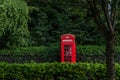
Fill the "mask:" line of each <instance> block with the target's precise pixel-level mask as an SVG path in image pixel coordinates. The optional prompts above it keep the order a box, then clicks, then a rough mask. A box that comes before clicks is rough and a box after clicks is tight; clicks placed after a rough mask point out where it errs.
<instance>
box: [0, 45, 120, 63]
mask: <svg viewBox="0 0 120 80" xmlns="http://www.w3.org/2000/svg"><path fill="white" fill-rule="evenodd" d="M104 53H105V47H103V46H79V45H78V46H77V61H83V62H85V61H89V62H104V61H105V54H104ZM115 54H116V56H115V59H116V61H117V62H120V60H119V59H120V57H119V56H120V47H116V50H115ZM0 56H1V58H0V59H2V58H3V57H6V58H11V59H8V60H12V59H13V61H11V62H28V61H35V62H56V61H59V60H60V47H59V46H40V47H24V48H16V49H3V50H0ZM23 58H24V59H23ZM0 61H4V59H3V60H0ZM5 61H7V60H5Z"/></svg>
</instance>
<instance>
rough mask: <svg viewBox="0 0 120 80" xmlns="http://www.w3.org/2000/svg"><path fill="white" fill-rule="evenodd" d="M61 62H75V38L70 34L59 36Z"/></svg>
mask: <svg viewBox="0 0 120 80" xmlns="http://www.w3.org/2000/svg"><path fill="white" fill-rule="evenodd" d="M61 62H72V63H74V62H76V44H75V36H74V35H72V34H64V35H62V36H61Z"/></svg>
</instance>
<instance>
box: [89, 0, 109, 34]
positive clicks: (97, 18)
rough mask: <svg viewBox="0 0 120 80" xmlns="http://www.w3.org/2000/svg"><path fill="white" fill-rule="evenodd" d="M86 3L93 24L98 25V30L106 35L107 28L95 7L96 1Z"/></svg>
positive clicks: (91, 0) (90, 0)
mask: <svg viewBox="0 0 120 80" xmlns="http://www.w3.org/2000/svg"><path fill="white" fill-rule="evenodd" d="M87 2H88V4H89V5H90V9H91V13H92V15H93V17H94V20H95V22H96V23H97V24H98V27H99V28H100V30H101V31H102V32H103V33H104V34H105V35H106V32H107V27H106V25H105V24H104V22H103V20H102V18H101V16H100V10H99V9H98V8H97V6H96V4H97V2H96V0H87Z"/></svg>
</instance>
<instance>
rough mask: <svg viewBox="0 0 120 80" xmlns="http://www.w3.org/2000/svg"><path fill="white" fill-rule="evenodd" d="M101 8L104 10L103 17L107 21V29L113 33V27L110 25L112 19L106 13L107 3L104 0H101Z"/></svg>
mask: <svg viewBox="0 0 120 80" xmlns="http://www.w3.org/2000/svg"><path fill="white" fill-rule="evenodd" d="M101 6H102V9H103V11H104V15H105V18H106V21H107V27H108V28H109V31H110V32H111V33H114V28H113V26H112V21H111V17H110V15H109V13H108V3H106V2H105V1H104V0H102V5H101Z"/></svg>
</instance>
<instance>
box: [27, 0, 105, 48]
mask: <svg viewBox="0 0 120 80" xmlns="http://www.w3.org/2000/svg"><path fill="white" fill-rule="evenodd" d="M28 5H29V6H30V18H31V20H30V22H29V30H30V33H31V43H32V44H33V45H37V46H39V45H48V44H51V43H57V42H59V40H60V36H61V35H62V34H66V33H72V34H74V35H75V36H76V37H77V38H76V42H77V43H78V44H81V45H88V44H89V45H90V44H97V45H102V44H104V40H103V38H101V37H100V36H101V34H100V33H99V31H98V30H97V29H96V28H95V26H96V25H95V23H94V22H93V20H92V18H91V17H90V15H89V13H88V12H89V11H88V10H87V9H86V8H85V7H86V6H85V2H82V0H81V1H80V0H78V1H72V0H71V1H68V0H48V1H45V0H35V1H34V0H30V1H29V2H28ZM95 34H96V35H95ZM98 40H99V42H98Z"/></svg>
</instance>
